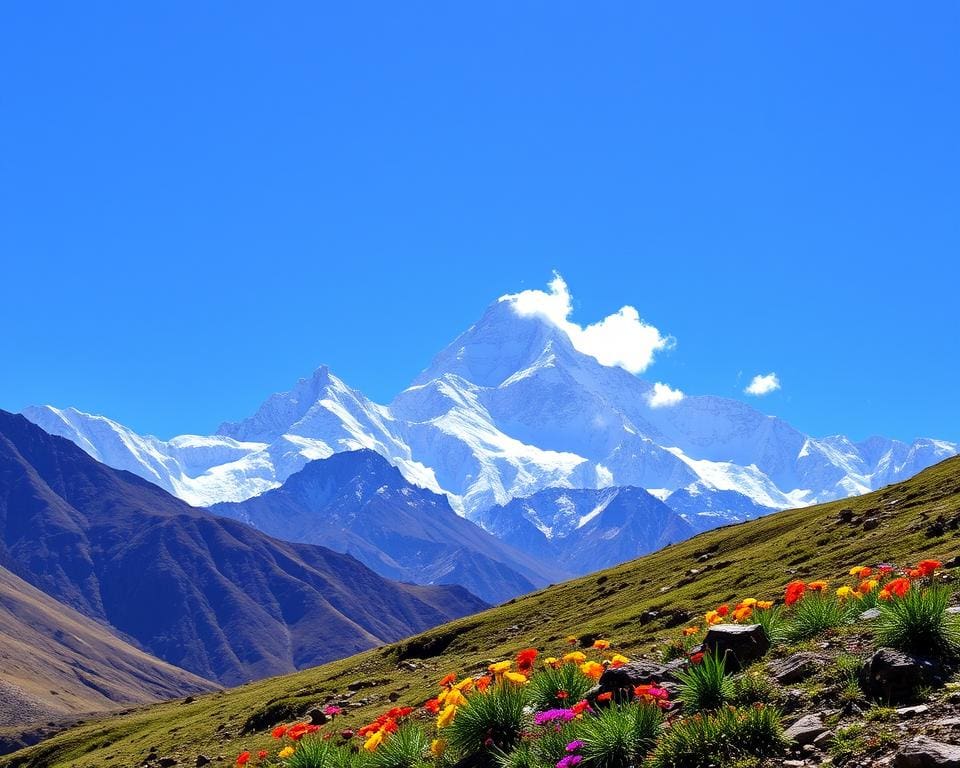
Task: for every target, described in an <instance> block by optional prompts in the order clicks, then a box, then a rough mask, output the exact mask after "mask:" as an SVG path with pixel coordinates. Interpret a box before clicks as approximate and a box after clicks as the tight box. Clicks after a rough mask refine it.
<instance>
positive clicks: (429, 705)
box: [423, 699, 440, 715]
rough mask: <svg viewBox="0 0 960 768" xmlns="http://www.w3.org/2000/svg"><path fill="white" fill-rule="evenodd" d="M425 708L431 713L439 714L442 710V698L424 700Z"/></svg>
mask: <svg viewBox="0 0 960 768" xmlns="http://www.w3.org/2000/svg"><path fill="white" fill-rule="evenodd" d="M423 708H424V709H425V710H427V712H429V713H430V714H431V715H435V714H437V712H439V711H440V699H430V700H429V701H427V702H424V705H423Z"/></svg>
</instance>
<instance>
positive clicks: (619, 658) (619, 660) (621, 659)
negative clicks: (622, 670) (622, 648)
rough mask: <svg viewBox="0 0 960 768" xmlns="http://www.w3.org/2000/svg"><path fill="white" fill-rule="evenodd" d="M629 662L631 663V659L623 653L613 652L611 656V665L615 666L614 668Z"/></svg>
mask: <svg viewBox="0 0 960 768" xmlns="http://www.w3.org/2000/svg"><path fill="white" fill-rule="evenodd" d="M629 663H630V659H628V658H627V657H626V656H624V655H623V654H621V653H615V654H613V656H611V657H610V666H611V667H613V668H614V669H617V667H622V666H623V665H624V664H629Z"/></svg>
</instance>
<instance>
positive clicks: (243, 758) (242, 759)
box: [237, 752, 250, 765]
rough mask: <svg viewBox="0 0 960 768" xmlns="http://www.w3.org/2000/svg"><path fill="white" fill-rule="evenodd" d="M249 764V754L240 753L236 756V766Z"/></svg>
mask: <svg viewBox="0 0 960 768" xmlns="http://www.w3.org/2000/svg"><path fill="white" fill-rule="evenodd" d="M249 762H250V753H249V752H241V753H240V754H239V755H237V765H246V764H247V763H249Z"/></svg>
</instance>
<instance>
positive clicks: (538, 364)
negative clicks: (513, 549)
mask: <svg viewBox="0 0 960 768" xmlns="http://www.w3.org/2000/svg"><path fill="white" fill-rule="evenodd" d="M653 391H654V387H653V385H651V384H650V383H649V382H647V381H644V380H643V379H640V378H638V377H637V376H635V375H633V374H631V373H628V372H627V371H626V370H624V369H622V368H620V367H615V366H609V365H604V364H601V363H600V362H599V361H598V360H597V359H596V358H595V357H593V356H591V355H589V354H585V353H584V352H582V351H579V350H578V349H577V348H576V347H575V346H574V344H573V343H572V342H571V339H570V337H569V336H568V334H567V332H566V331H565V330H564V329H563V328H561V327H560V326H558V325H557V324H555V323H554V322H552V321H551V320H549V319H546V318H545V317H542V316H540V315H537V314H530V313H526V312H521V311H519V309H518V307H517V297H516V296H506V297H503V298H502V299H500V300H498V301H497V302H495V303H494V304H492V305H491V306H490V307H489V308H488V309H487V311H486V312H485V313H484V315H483V316H482V317H481V318H480V320H479V321H478V322H477V323H476V324H475V325H474V326H472V327H471V328H470V329H468V330H467V331H466V332H464V333H463V334H461V335H460V336H459V337H458V338H457V339H455V340H454V341H453V342H452V343H451V344H450V345H449V346H447V347H446V348H445V349H444V350H442V351H441V352H440V353H439V354H438V355H437V356H436V357H435V358H434V360H433V362H432V363H431V364H430V366H429V367H428V368H427V369H426V370H425V371H424V372H423V373H421V374H420V376H418V377H417V379H416V380H415V381H414V382H413V384H412V385H411V386H410V387H409V388H407V389H406V390H404V391H403V392H401V393H400V394H398V395H397V396H396V398H395V399H394V400H393V402H392V403H390V404H389V405H380V404H377V403H373V402H371V401H370V400H369V399H367V398H366V397H364V396H363V395H362V394H360V393H359V392H357V391H355V390H353V389H351V388H350V387H348V386H347V385H346V384H345V383H344V382H343V381H341V380H340V379H338V378H337V377H336V376H334V375H333V374H332V373H331V372H330V371H329V370H328V369H327V368H325V367H323V368H320V369H318V370H317V371H316V372H315V373H314V374H313V376H312V377H310V378H307V379H302V380H301V381H299V382H298V383H297V384H296V385H295V386H294V388H293V389H291V390H290V391H289V392H285V393H281V394H276V395H273V396H271V397H270V398H268V399H267V400H266V401H265V402H264V403H263V405H262V406H261V407H260V408H259V409H258V411H257V412H256V413H255V414H254V415H253V416H252V417H250V418H249V419H246V420H244V421H241V422H239V423H236V424H224V425H222V426H221V428H220V429H219V430H218V433H217V434H216V435H213V436H209V437H198V436H192V435H187V436H181V437H176V438H173V439H172V440H169V441H162V440H158V439H156V438H152V437H142V436H140V435H136V434H135V433H133V432H132V431H130V430H129V429H127V428H125V427H123V426H122V425H120V424H117V423H116V422H113V421H110V420H109V419H106V418H104V417H101V416H91V415H89V414H84V413H82V412H80V411H77V410H75V409H72V408H68V409H64V410H59V409H56V408H52V407H50V406H43V407H39V408H37V407H34V408H28V409H27V410H26V411H25V412H24V414H25V415H26V416H27V418H29V419H31V420H32V421H34V422H36V423H37V424H39V425H40V426H41V427H43V428H44V429H46V430H47V431H49V432H53V433H55V434H58V435H62V436H64V437H67V438H69V439H71V440H73V441H74V442H75V443H77V444H78V445H80V446H81V447H82V448H84V450H86V451H87V452H88V453H90V454H91V455H92V456H93V457H94V458H97V459H99V460H100V461H103V462H104V463H106V464H109V465H111V466H114V467H117V468H121V469H128V470H130V471H132V472H135V473H136V474H139V475H141V476H143V477H145V478H147V479H149V480H151V481H153V482H155V483H157V484H158V485H160V486H162V487H163V488H165V489H167V490H169V491H171V492H172V493H174V494H176V495H177V496H180V497H181V498H183V499H184V500H186V501H189V502H190V503H192V504H202V505H209V504H213V503H215V502H221V501H242V500H244V499H247V498H250V497H252V496H255V495H257V494H260V493H263V492H264V491H266V490H268V489H270V488H274V487H277V486H278V485H279V484H280V483H282V482H283V481H284V480H285V479H286V478H287V477H289V476H290V475H291V474H293V473H294V472H296V471H298V470H299V469H301V468H302V467H303V466H304V465H305V464H306V463H307V462H308V461H310V460H313V459H318V458H324V457H326V456H329V455H331V454H332V453H336V452H341V451H350V450H357V449H361V448H367V449H370V450H373V451H376V452H377V453H380V454H381V455H383V456H384V457H386V458H387V459H388V460H389V461H390V462H391V463H393V464H395V465H396V466H397V467H398V468H399V469H400V471H401V472H402V473H403V474H404V476H405V477H406V478H407V479H408V480H410V481H411V482H412V483H414V484H416V485H419V486H421V487H424V488H428V489H430V490H433V491H437V492H444V493H446V494H447V496H448V498H449V499H450V502H451V504H452V505H453V507H454V509H456V510H457V511H458V512H460V513H461V514H464V515H466V516H468V517H476V516H477V515H478V513H480V512H481V511H483V510H486V509H489V508H491V507H493V506H495V505H505V504H508V503H509V502H510V501H511V500H512V499H514V498H518V497H527V496H531V495H532V494H535V493H537V492H538V491H541V490H543V489H545V488H553V487H560V488H587V489H596V488H607V487H615V486H633V487H640V488H646V489H650V490H651V491H654V492H656V493H657V494H658V495H659V496H660V497H662V498H666V496H667V494H669V493H671V492H674V491H678V490H680V489H685V488H690V489H693V490H694V491H697V493H692V497H693V498H694V500H693V501H692V502H691V503H692V504H693V505H694V506H693V507H688V508H686V511H685V512H684V514H685V515H700V514H701V513H711V512H713V513H714V516H715V517H716V522H717V523H718V524H720V523H722V522H726V521H729V520H736V519H740V515H741V512H737V511H736V510H735V509H729V510H726V511H724V512H723V513H722V514H719V513H717V510H718V509H721V508H722V507H723V504H721V505H720V506H719V507H718V506H716V505H714V506H710V505H706V506H703V507H702V508H698V507H697V505H698V504H704V503H705V500H706V499H707V498H708V497H707V496H704V495H703V493H704V491H711V492H716V491H735V492H737V493H738V494H742V495H743V496H745V497H747V498H748V499H749V503H748V506H749V504H750V503H752V504H753V505H758V506H759V507H764V508H784V507H790V506H797V505H803V504H810V503H814V502H818V501H824V500H829V499H834V498H839V497H844V496H848V495H852V494H859V493H863V492H866V491H868V490H871V489H874V488H877V487H880V486H883V485H885V484H888V483H891V482H894V481H897V480H901V479H904V478H906V477H909V476H911V475H913V474H915V473H916V472H918V471H919V470H921V469H923V468H924V467H927V466H930V465H931V464H934V463H936V462H938V461H941V460H942V459H945V458H947V457H949V456H952V455H954V454H956V453H957V452H958V446H957V445H956V444H954V443H948V442H944V441H939V440H930V439H921V440H916V441H915V442H913V443H911V444H906V443H902V442H899V441H897V440H890V439H886V438H871V439H869V440H866V441H864V442H861V443H854V442H852V441H850V440H849V439H847V438H845V437H842V436H836V437H827V438H814V437H811V436H808V435H805V434H803V433H801V432H800V431H798V430H796V429H794V428H793V427H792V426H790V425H789V424H787V423H786V422H785V421H783V420H782V419H779V418H777V417H774V416H769V415H766V414H763V413H761V412H759V411H757V410H756V409H754V408H753V407H751V406H750V405H748V404H747V403H743V402H740V401H738V400H733V399H728V398H722V397H713V396H688V397H684V398H683V399H681V400H679V402H676V403H673V404H672V405H669V406H665V407H653V406H652V405H651V397H652V394H653ZM697 499H699V501H697ZM738 503H740V502H738ZM734 506H736V505H734ZM688 519H690V520H691V522H692V523H693V522H695V521H694V520H693V518H688ZM707 519H709V516H707V517H703V518H701V522H702V521H703V520H707ZM694 527H699V526H697V525H695V526H694Z"/></svg>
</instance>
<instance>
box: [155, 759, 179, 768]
mask: <svg viewBox="0 0 960 768" xmlns="http://www.w3.org/2000/svg"><path fill="white" fill-rule="evenodd" d="M176 764H177V758H175V757H161V758H160V759H159V760H157V765H159V766H160V768H171V766H174V765H176Z"/></svg>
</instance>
